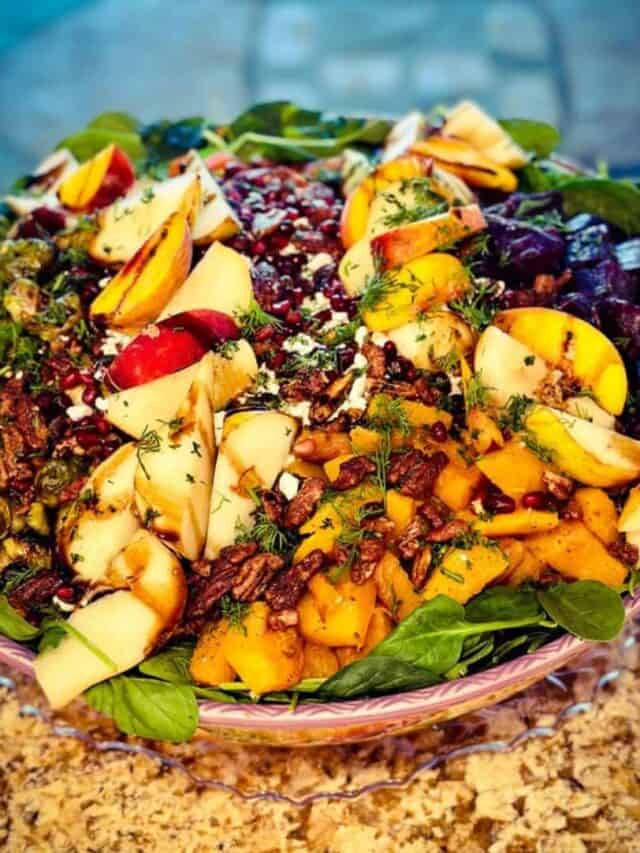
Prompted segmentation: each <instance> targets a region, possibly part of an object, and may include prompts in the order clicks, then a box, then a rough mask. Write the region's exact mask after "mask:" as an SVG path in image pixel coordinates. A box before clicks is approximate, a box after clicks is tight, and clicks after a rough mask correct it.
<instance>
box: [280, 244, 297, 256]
mask: <svg viewBox="0 0 640 853" xmlns="http://www.w3.org/2000/svg"><path fill="white" fill-rule="evenodd" d="M298 252H299V249H298V247H297V246H295V245H294V244H293V243H287V245H286V246H285V247H284V249H280V252H279V253H278V254H280V255H284V256H285V257H286V256H287V255H297V254H298Z"/></svg>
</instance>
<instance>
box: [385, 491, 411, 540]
mask: <svg viewBox="0 0 640 853" xmlns="http://www.w3.org/2000/svg"><path fill="white" fill-rule="evenodd" d="M415 514H416V502H415V500H414V499H413V498H410V497H408V496H407V495H403V494H401V493H400V492H397V491H396V490H395V489H389V491H388V492H387V516H388V518H390V519H391V521H393V523H394V525H395V528H396V534H397V535H398V536H401V535H402V533H404V531H405V530H406V529H407V527H408V525H409V524H410V523H411V522H412V521H413V519H414V518H415Z"/></svg>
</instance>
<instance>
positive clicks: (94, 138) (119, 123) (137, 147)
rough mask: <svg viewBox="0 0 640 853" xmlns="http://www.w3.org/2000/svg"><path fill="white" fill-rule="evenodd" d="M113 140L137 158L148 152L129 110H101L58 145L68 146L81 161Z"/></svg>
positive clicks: (132, 156)
mask: <svg viewBox="0 0 640 853" xmlns="http://www.w3.org/2000/svg"><path fill="white" fill-rule="evenodd" d="M112 142H113V143H114V144H115V145H117V146H118V147H119V148H122V150H123V151H125V152H126V153H127V154H128V155H129V156H130V157H131V158H132V159H134V160H138V159H140V158H142V157H144V155H145V148H144V145H143V143H142V139H141V138H140V134H139V133H138V122H137V121H136V119H134V118H132V117H131V116H129V115H127V113H113V112H112V113H102V114H101V115H99V116H96V117H95V118H94V119H92V120H91V121H90V122H89V124H88V125H87V127H86V128H85V129H84V130H80V131H78V133H74V134H72V135H71V136H67V137H66V138H65V139H63V140H62V142H60V143H58V146H57V147H58V148H68V149H69V151H71V153H72V154H73V155H74V157H76V158H77V159H78V160H79V161H80V162H81V163H82V162H84V161H85V160H89V158H91V157H93V156H94V154H97V153H98V151H100V150H101V149H102V148H104V147H105V146H106V145H110V144H111V143H112Z"/></svg>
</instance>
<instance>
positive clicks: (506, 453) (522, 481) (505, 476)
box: [476, 438, 545, 501]
mask: <svg viewBox="0 0 640 853" xmlns="http://www.w3.org/2000/svg"><path fill="white" fill-rule="evenodd" d="M476 464H477V465H478V468H479V469H480V470H481V471H482V473H483V474H484V475H485V477H486V478H487V479H488V480H491V482H492V483H493V484H494V485H495V486H497V487H498V488H499V489H500V491H501V492H504V493H505V495H509V497H511V498H513V499H514V500H515V501H518V500H520V498H521V497H522V495H524V494H526V493H527V492H538V491H541V490H542V489H544V480H543V479H542V475H543V474H544V470H545V468H544V464H543V463H542V462H541V460H540V459H538V457H537V456H536V455H535V453H532V452H531V451H530V450H529V449H528V448H527V447H525V446H524V445H523V444H522V443H521V442H520V440H519V439H517V438H514V439H513V440H512V441H510V442H508V443H507V444H506V445H505V446H504V447H503V448H502V449H500V450H495V451H493V453H487V455H486V456H484V457H482V459H478V462H477V463H476Z"/></svg>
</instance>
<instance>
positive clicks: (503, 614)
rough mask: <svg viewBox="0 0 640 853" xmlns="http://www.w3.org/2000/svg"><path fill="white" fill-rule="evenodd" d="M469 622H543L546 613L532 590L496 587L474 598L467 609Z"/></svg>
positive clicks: (466, 615)
mask: <svg viewBox="0 0 640 853" xmlns="http://www.w3.org/2000/svg"><path fill="white" fill-rule="evenodd" d="M465 617H466V618H467V620H468V621H469V622H496V621H504V620H513V619H531V620H533V621H537V622H539V621H541V620H542V619H543V618H544V613H543V612H542V610H541V609H540V604H539V602H538V599H537V597H536V594H535V592H534V591H533V590H532V589H522V588H521V589H514V588H513V587H510V586H494V587H491V589H485V590H484V591H483V592H481V593H480V594H479V595H477V596H476V597H475V598H473V599H472V600H471V601H470V602H469V603H468V604H467V606H466V608H465Z"/></svg>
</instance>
